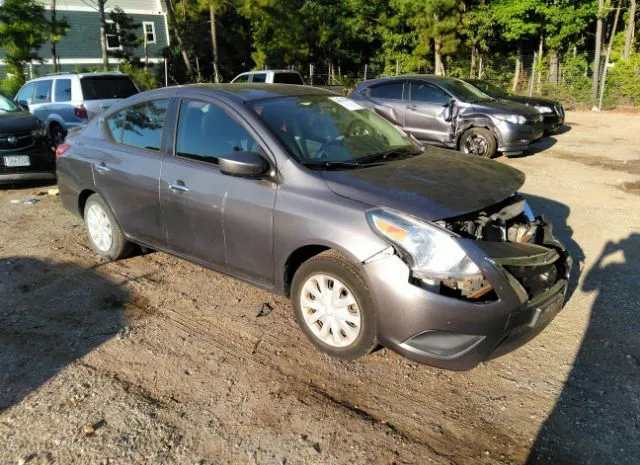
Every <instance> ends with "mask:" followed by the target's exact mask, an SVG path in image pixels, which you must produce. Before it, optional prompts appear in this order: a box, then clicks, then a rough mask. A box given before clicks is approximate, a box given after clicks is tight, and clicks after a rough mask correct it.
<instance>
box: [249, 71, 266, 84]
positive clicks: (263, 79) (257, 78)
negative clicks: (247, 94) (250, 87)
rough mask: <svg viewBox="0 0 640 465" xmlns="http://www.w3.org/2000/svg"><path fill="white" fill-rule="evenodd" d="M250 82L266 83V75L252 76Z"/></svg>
mask: <svg viewBox="0 0 640 465" xmlns="http://www.w3.org/2000/svg"><path fill="white" fill-rule="evenodd" d="M251 82H267V73H258V74H254V75H253V79H252V80H251Z"/></svg>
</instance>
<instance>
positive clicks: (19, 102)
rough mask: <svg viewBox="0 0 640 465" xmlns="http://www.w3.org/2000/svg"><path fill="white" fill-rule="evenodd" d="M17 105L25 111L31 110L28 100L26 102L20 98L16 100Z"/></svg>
mask: <svg viewBox="0 0 640 465" xmlns="http://www.w3.org/2000/svg"><path fill="white" fill-rule="evenodd" d="M16 105H18V106H19V107H20V108H22V109H23V110H24V111H29V105H27V102H25V101H24V100H18V101H17V102H16Z"/></svg>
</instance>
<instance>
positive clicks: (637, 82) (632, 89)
mask: <svg viewBox="0 0 640 465" xmlns="http://www.w3.org/2000/svg"><path fill="white" fill-rule="evenodd" d="M620 101H622V103H626V104H627V105H634V106H640V54H639V53H632V54H631V55H630V56H629V59H628V60H622V59H621V60H618V61H616V62H615V63H614V64H613V66H612V67H611V68H610V69H609V74H608V75H607V86H606V92H605V102H606V103H607V104H608V105H607V106H611V105H612V104H614V103H616V102H620Z"/></svg>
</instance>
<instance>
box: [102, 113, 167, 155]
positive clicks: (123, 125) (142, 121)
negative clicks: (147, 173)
mask: <svg viewBox="0 0 640 465" xmlns="http://www.w3.org/2000/svg"><path fill="white" fill-rule="evenodd" d="M168 104H169V101H168V100H153V101H151V102H144V103H140V104H138V105H134V106H132V107H129V108H126V109H124V110H122V111H121V112H118V113H116V114H114V115H112V116H110V117H109V118H107V125H108V126H109V130H110V131H111V135H112V136H113V138H114V140H115V141H116V142H118V143H122V144H125V145H130V146H132V147H137V148H140V149H145V150H156V151H159V150H160V145H161V141H162V129H163V127H164V117H165V114H166V112H167V107H168Z"/></svg>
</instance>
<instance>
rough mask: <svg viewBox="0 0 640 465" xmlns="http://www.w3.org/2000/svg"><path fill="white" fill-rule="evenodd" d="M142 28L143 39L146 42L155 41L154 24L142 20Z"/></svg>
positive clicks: (153, 42)
mask: <svg viewBox="0 0 640 465" xmlns="http://www.w3.org/2000/svg"><path fill="white" fill-rule="evenodd" d="M142 28H143V29H144V39H145V42H146V43H147V44H155V43H156V25H155V23H153V22H146V21H145V22H143V23H142Z"/></svg>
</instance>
